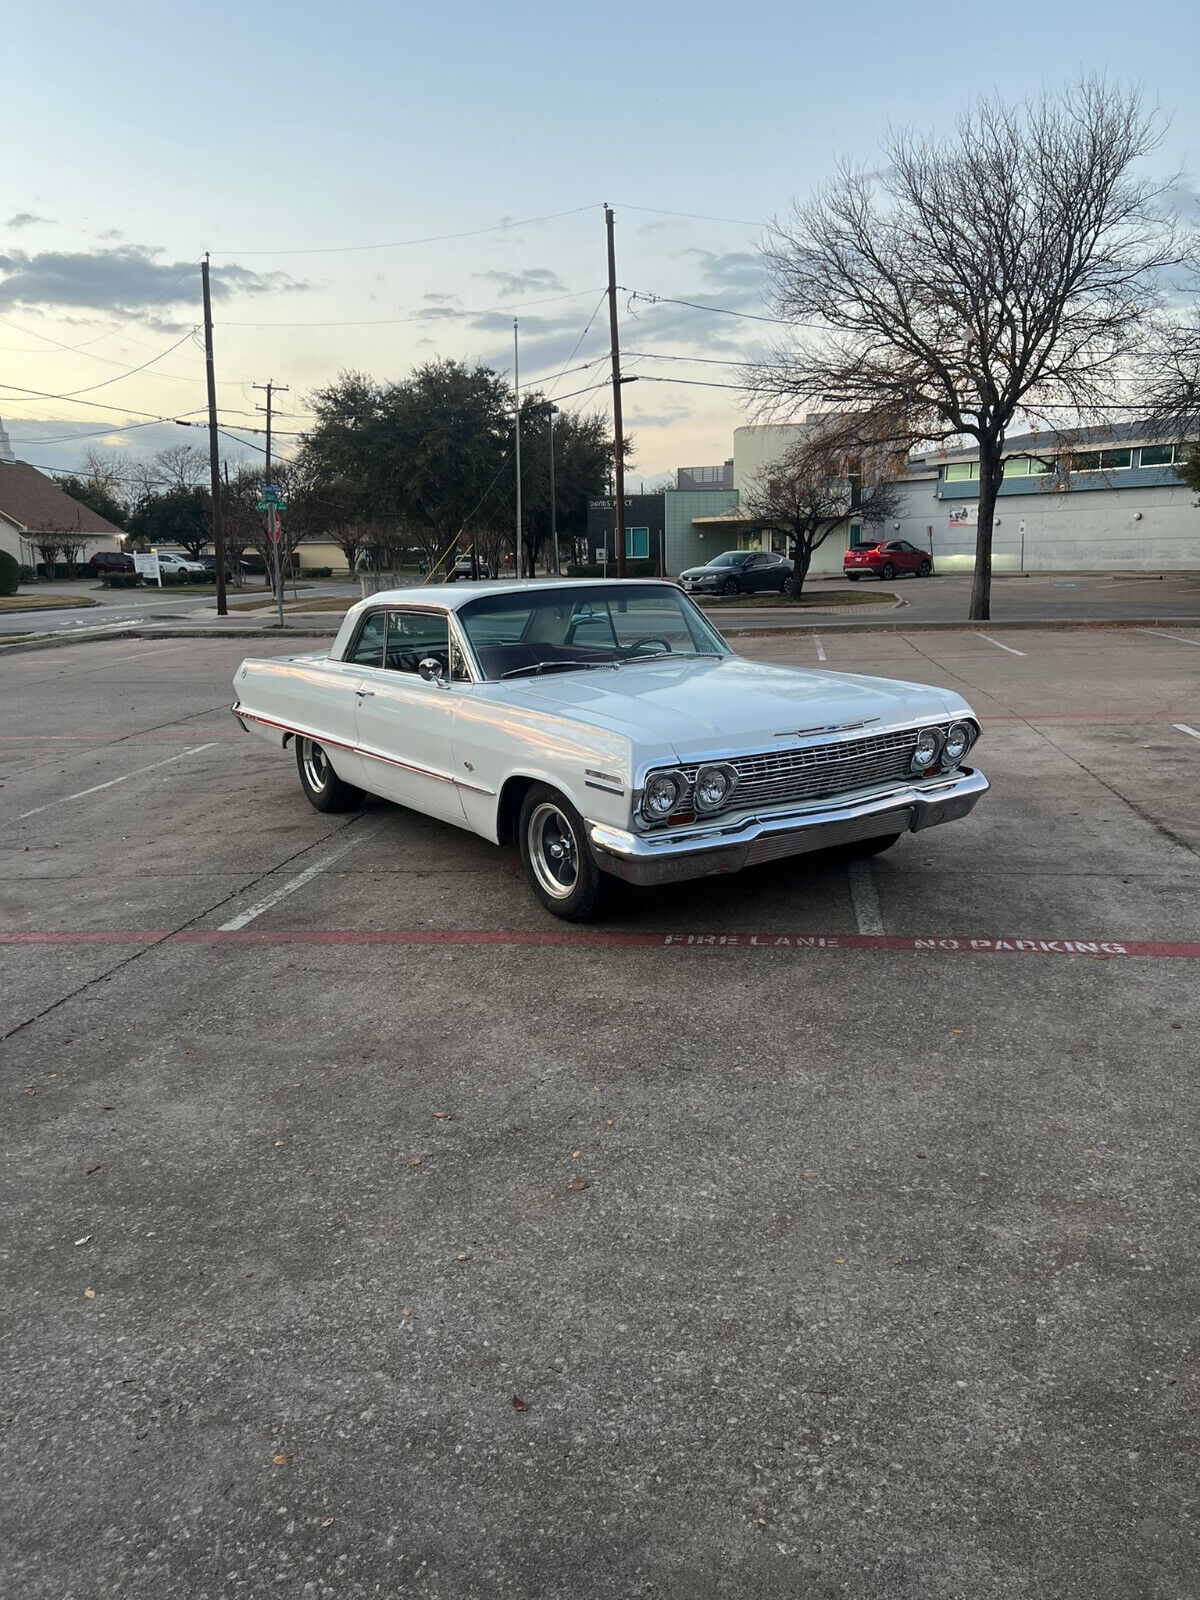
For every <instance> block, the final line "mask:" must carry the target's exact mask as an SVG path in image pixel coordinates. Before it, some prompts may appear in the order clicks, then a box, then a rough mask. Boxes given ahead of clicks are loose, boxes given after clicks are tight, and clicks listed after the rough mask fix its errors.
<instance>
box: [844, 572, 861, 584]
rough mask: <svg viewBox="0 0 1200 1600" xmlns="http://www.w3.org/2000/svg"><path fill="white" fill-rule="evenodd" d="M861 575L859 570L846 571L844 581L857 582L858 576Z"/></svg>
mask: <svg viewBox="0 0 1200 1600" xmlns="http://www.w3.org/2000/svg"><path fill="white" fill-rule="evenodd" d="M861 577H862V573H861V572H848V573H846V582H847V583H857V582H858V580H859V578H861Z"/></svg>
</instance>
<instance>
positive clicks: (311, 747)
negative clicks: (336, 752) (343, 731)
mask: <svg viewBox="0 0 1200 1600" xmlns="http://www.w3.org/2000/svg"><path fill="white" fill-rule="evenodd" d="M296 770H297V771H298V772H299V774H300V787H301V788H302V789H303V790H304V793H305V794H306V795H307V797H308V802H309V804H310V805H313V806H315V807H316V808H317V810H318V811H356V810H357V809H358V807H359V806H361V805H362V803H363V799H364V795H363V792H362V790H361V789H356V788H355V787H354V785H353V784H352V783H343V782H342V780H341V779H340V778H339V777H338V775H337V773H336V772H335V771H334V770H333V768H332V767H331V766H330V764H329V757H328V756H327V755H326V754H325V752H324V750H323V749H322V748H321V746H320V745H319V744H318V743H317V741H316V740H315V739H304V738H301V737H300V736H297V738H296Z"/></svg>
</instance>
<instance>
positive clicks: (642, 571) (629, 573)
mask: <svg viewBox="0 0 1200 1600" xmlns="http://www.w3.org/2000/svg"><path fill="white" fill-rule="evenodd" d="M616 575H617V564H616V562H615V561H610V562H609V564H608V572H607V574H606V573H605V570H604V568H603V567H602V566H599V565H598V564H597V563H596V562H594V561H593V562H589V563H588V564H587V565H585V566H571V567H568V568H567V577H568V578H603V577H605V576H607V577H610V578H615V577H616ZM625 576H626V577H627V578H657V577H658V562H657V561H626V563H625Z"/></svg>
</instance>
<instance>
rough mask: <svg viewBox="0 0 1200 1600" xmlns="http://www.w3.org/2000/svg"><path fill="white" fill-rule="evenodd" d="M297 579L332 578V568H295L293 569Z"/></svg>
mask: <svg viewBox="0 0 1200 1600" xmlns="http://www.w3.org/2000/svg"><path fill="white" fill-rule="evenodd" d="M294 570H295V573H296V576H297V577H298V578H332V577H333V568H332V567H297V568H295V569H294Z"/></svg>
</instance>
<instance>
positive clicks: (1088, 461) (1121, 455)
mask: <svg viewBox="0 0 1200 1600" xmlns="http://www.w3.org/2000/svg"><path fill="white" fill-rule="evenodd" d="M1132 465H1133V451H1132V450H1085V451H1084V452H1083V453H1082V454H1081V455H1077V456H1074V457H1072V460H1071V466H1072V468H1073V469H1074V470H1075V471H1076V472H1123V471H1124V470H1125V469H1126V468H1127V467H1131V466H1132Z"/></svg>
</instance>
